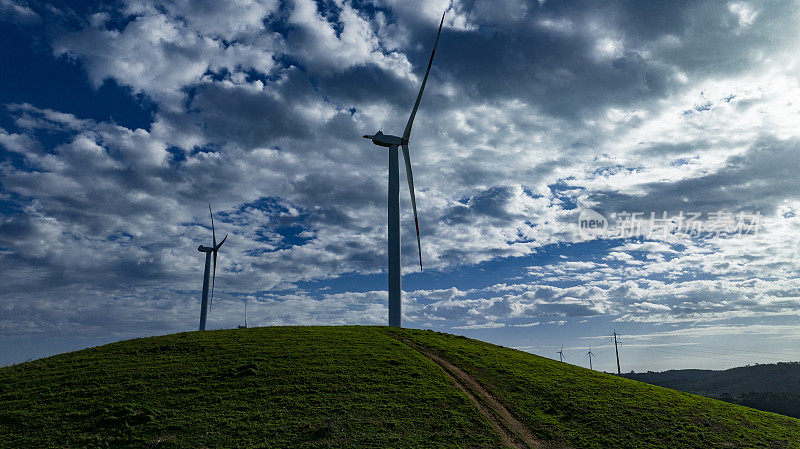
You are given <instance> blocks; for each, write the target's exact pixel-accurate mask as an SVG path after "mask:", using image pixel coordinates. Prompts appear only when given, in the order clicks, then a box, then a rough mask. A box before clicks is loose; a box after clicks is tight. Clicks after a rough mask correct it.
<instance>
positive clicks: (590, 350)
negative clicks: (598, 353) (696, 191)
mask: <svg viewBox="0 0 800 449" xmlns="http://www.w3.org/2000/svg"><path fill="white" fill-rule="evenodd" d="M586 354H587V355H589V369H594V368H592V357H595V355H594V354H592V348H589V352H587V353H586Z"/></svg>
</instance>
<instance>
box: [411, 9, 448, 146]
mask: <svg viewBox="0 0 800 449" xmlns="http://www.w3.org/2000/svg"><path fill="white" fill-rule="evenodd" d="M445 13H447V10H445V11H444V12H443V13H442V21H441V22H439V31H437V32H436V41H435V42H434V43H433V51H432V52H431V59H430V60H429V61H428V68H427V69H426V70H425V76H424V77H423V78H422V86H420V87H419V94H417V101H416V102H414V109H412V110H411V116H410V117H409V118H408V123H406V130H405V131H403V142H408V138H409V137H411V126H412V125H413V124H414V117H415V116H416V115H417V109H419V102H420V100H422V92H423V91H424V90H425V83H426V82H428V74H429V73H430V72H431V65H432V64H433V55H435V54H436V46H437V45H438V44H439V35H440V34H442V24H443V23H444V15H445Z"/></svg>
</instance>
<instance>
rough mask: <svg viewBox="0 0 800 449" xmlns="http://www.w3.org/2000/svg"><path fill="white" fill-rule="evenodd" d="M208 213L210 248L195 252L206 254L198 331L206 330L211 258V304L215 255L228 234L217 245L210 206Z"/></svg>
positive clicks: (199, 247)
mask: <svg viewBox="0 0 800 449" xmlns="http://www.w3.org/2000/svg"><path fill="white" fill-rule="evenodd" d="M208 213H209V215H211V239H212V243H213V245H212V246H203V245H200V246H198V247H197V250H198V251H200V252H201V253H206V269H205V272H204V273H203V300H202V302H201V305H200V330H201V331H204V330H206V315H208V307H209V302H208V274H209V271H211V270H210V268H211V258H212V255H213V258H214V271H213V274H212V275H211V303H212V304H213V303H214V281H215V280H216V277H217V253H218V252H219V248H220V247H221V246H222V244H223V243H225V240H227V239H228V234H225V238H223V239H222V241H221V242H219V244H217V234H216V232H214V213H213V212H211V204H209V205H208Z"/></svg>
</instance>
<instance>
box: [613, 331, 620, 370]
mask: <svg viewBox="0 0 800 449" xmlns="http://www.w3.org/2000/svg"><path fill="white" fill-rule="evenodd" d="M614 352H616V353H617V375H618V376H619V375H621V374H622V370H620V369H619V349H618V348H617V331H616V330H615V331H614Z"/></svg>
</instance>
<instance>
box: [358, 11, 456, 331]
mask: <svg viewBox="0 0 800 449" xmlns="http://www.w3.org/2000/svg"><path fill="white" fill-rule="evenodd" d="M446 12H447V10H445V12H444V13H442V20H441V21H440V22H439V31H437V32H436V41H435V42H434V43H433V51H431V59H430V60H429V61H428V68H427V69H426V70H425V76H424V77H423V78H422V85H421V86H420V88H419V93H418V94H417V101H416V102H414V108H413V109H412V110H411V116H410V117H409V118H408V123H406V129H405V131H403V137H398V136H393V135H390V134H384V133H383V131H381V130H379V131H378V132H377V133H375V134H366V135H364V138H365V139H370V140H372V143H374V144H375V145H378V146H380V147H386V148H389V213H388V220H389V239H388V241H389V251H388V253H389V326H393V327H400V319H401V312H400V307H401V299H400V294H401V293H400V291H401V290H400V168H399V165H398V152H397V150H398V148H402V149H403V159H404V160H405V163H406V177H407V178H408V190H409V191H410V192H411V207H412V208H413V209H414V226H416V228H417V252H418V253H419V269H420V271H422V245H421V243H420V240H419V220H418V219H417V200H416V197H415V196H414V176H413V175H412V174H411V158H410V155H409V153H408V139H409V138H410V137H411V126H412V125H413V124H414V117H415V116H416V115H417V109H419V102H420V100H422V92H423V91H424V90H425V83H426V82H427V81H428V74H429V73H430V71H431V65H432V64H433V56H434V55H435V54H436V45H438V43H439V35H440V34H441V33H442V24H443V23H444V14H445V13H446Z"/></svg>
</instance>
